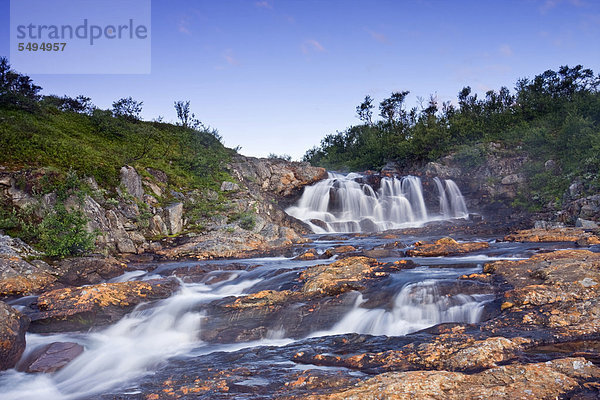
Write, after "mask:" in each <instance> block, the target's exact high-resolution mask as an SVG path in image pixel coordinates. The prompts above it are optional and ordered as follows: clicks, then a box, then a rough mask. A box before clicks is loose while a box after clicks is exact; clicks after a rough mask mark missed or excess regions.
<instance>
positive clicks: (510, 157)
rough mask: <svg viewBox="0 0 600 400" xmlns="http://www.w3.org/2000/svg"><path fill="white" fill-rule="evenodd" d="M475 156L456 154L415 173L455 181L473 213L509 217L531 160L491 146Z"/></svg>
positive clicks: (476, 149)
mask: <svg viewBox="0 0 600 400" xmlns="http://www.w3.org/2000/svg"><path fill="white" fill-rule="evenodd" d="M474 149H475V150H473V152H472V153H469V154H461V153H454V154H451V155H448V156H446V157H444V158H441V159H440V160H438V161H435V162H430V163H428V164H426V165H425V166H424V167H423V168H421V169H419V170H418V171H415V172H416V173H417V174H419V175H422V176H425V177H428V178H433V177H436V176H437V177H439V178H440V179H452V180H454V181H455V182H456V183H457V184H458V186H459V187H460V189H461V191H462V193H463V195H464V196H465V201H466V202H467V206H468V207H469V209H470V210H476V211H479V212H482V213H484V214H487V215H489V214H493V215H498V216H502V217H507V218H510V216H511V214H513V213H514V210H513V208H512V207H511V203H512V202H513V201H514V200H515V199H516V197H517V194H518V191H519V188H520V185H523V184H525V175H524V171H523V167H524V166H525V165H526V163H527V162H528V157H527V156H526V155H525V154H521V153H519V152H516V151H512V150H506V149H503V148H502V147H501V145H499V144H496V143H489V144H488V145H486V146H485V147H483V148H477V147H475V148H474Z"/></svg>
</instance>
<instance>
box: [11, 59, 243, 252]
mask: <svg viewBox="0 0 600 400" xmlns="http://www.w3.org/2000/svg"><path fill="white" fill-rule="evenodd" d="M40 90H41V88H40V87H39V86H37V85H35V84H34V83H33V82H32V80H31V79H30V78H29V77H28V76H26V75H22V74H19V73H18V72H15V71H13V70H12V69H11V68H10V65H9V64H8V62H7V60H6V58H2V57H0V150H1V151H0V167H2V170H8V171H11V172H12V176H13V178H15V186H16V188H17V189H20V190H22V191H24V192H25V193H27V195H28V196H29V197H30V198H33V199H34V201H30V202H29V203H30V204H28V205H26V206H23V205H19V206H17V205H15V204H14V202H13V201H12V200H10V199H9V198H8V197H10V196H8V197H7V196H4V195H2V193H0V231H4V232H6V233H9V234H11V235H13V236H19V237H21V238H23V239H25V240H26V241H28V242H29V243H32V244H33V245H35V246H37V247H38V248H39V249H41V250H43V251H44V252H46V254H47V255H50V256H60V257H63V256H68V255H75V254H81V253H84V252H86V251H89V250H92V249H93V248H94V239H95V237H96V233H94V232H87V231H86V224H87V222H88V220H87V218H86V217H85V216H84V215H83V213H82V212H81V211H80V210H79V209H77V208H76V207H75V208H73V207H71V206H69V203H72V202H73V201H79V203H80V205H82V204H83V199H84V197H85V195H88V194H89V195H92V197H95V198H96V199H97V200H98V201H99V202H100V203H101V204H102V205H103V206H105V207H116V206H118V205H119V204H120V202H122V201H125V202H126V203H132V202H135V203H136V205H137V206H138V208H139V213H140V215H139V216H138V219H139V221H138V225H139V226H140V228H143V227H144V226H145V225H148V218H149V217H150V216H152V214H151V213H149V206H148V204H146V203H145V202H143V201H139V200H136V199H134V198H132V197H131V196H129V194H127V193H126V192H124V191H123V190H118V188H119V185H120V169H121V168H122V167H123V166H124V165H130V166H133V167H135V169H136V170H137V171H138V173H140V174H141V175H146V176H147V177H148V178H149V179H150V180H153V178H152V177H151V172H152V173H156V172H155V171H152V169H155V170H160V171H162V172H164V173H165V174H166V175H167V177H168V183H165V182H162V183H161V185H163V188H164V189H165V190H164V191H163V192H162V195H160V196H158V195H157V196H156V197H157V198H156V200H157V201H158V205H163V206H164V205H167V204H169V203H171V202H173V201H174V200H175V198H176V197H179V198H178V199H177V201H181V196H180V195H178V194H177V193H176V192H184V193H185V192H187V191H191V190H195V192H194V193H196V194H197V196H196V197H198V198H197V199H195V201H194V202H191V201H190V204H187V203H186V207H187V211H188V214H189V216H190V218H192V219H193V218H194V217H196V219H198V218H201V217H204V216H206V215H210V213H211V212H213V211H214V210H216V209H218V208H219V207H221V206H222V203H223V201H224V199H223V198H222V195H221V194H219V191H218V188H219V186H220V184H221V182H222V181H223V180H231V177H230V176H229V174H228V173H227V172H226V170H225V164H226V163H227V162H228V161H229V159H230V156H231V155H232V154H233V153H234V150H230V149H227V148H225V147H224V146H223V144H222V143H221V142H220V138H219V136H218V133H217V132H216V131H212V130H209V129H207V128H205V127H204V125H202V124H201V123H200V122H199V121H197V120H196V119H195V117H194V115H193V114H191V113H189V112H188V113H187V114H186V116H185V118H182V119H181V123H180V124H179V125H174V124H168V123H162V122H148V121H141V120H140V118H139V114H140V112H141V106H142V104H143V103H141V102H137V101H134V100H133V99H131V98H124V99H120V100H118V101H115V103H113V107H112V109H111V110H101V109H98V108H96V107H95V106H93V105H92V104H91V101H90V99H89V98H86V97H84V96H79V97H77V98H69V97H66V96H64V97H58V96H52V95H51V96H41V95H40V94H39V92H40ZM179 105H180V107H189V102H188V103H187V104H186V103H185V102H179ZM182 109H183V108H180V110H182ZM180 110H178V111H180ZM187 111H189V108H188V109H187ZM0 172H1V171H0ZM84 177H93V178H95V180H96V182H97V183H98V184H99V186H100V189H98V188H95V187H94V185H90V184H89V182H87V181H86V180H84V179H83V178H84ZM196 189H199V190H196ZM205 189H212V190H214V191H213V192H212V195H211V196H205V195H204V194H205V193H208V192H206V191H205ZM45 195H49V196H50V197H49V198H45V197H44V196H45ZM52 198H54V199H55V200H49V199H52ZM74 199H78V200H74ZM46 200H48V202H49V203H48V204H49V205H44V204H45V201H46Z"/></svg>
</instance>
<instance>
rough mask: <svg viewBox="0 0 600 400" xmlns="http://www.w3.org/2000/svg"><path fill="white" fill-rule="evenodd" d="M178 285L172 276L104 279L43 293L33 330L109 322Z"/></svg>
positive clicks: (165, 295)
mask: <svg viewBox="0 0 600 400" xmlns="http://www.w3.org/2000/svg"><path fill="white" fill-rule="evenodd" d="M177 288H178V283H177V281H175V280H172V279H164V280H152V281H143V282H142V281H130V282H119V283H102V284H99V285H94V286H85V287H76V288H65V289H56V290H52V291H50V292H46V293H44V294H42V295H41V296H40V297H39V298H38V301H37V306H38V308H39V310H40V311H39V312H37V313H33V314H32V315H31V317H32V325H31V328H30V330H31V331H33V332H56V331H64V330H78V329H84V328H89V327H91V326H95V325H106V324H110V323H114V322H116V321H117V320H119V319H120V318H121V317H122V316H123V315H125V314H126V313H127V312H129V311H131V309H133V307H135V306H136V305H138V304H140V303H143V302H148V301H152V300H158V299H164V298H166V297H169V296H170V295H171V294H172V293H173V292H174V291H175V290H176V289H177Z"/></svg>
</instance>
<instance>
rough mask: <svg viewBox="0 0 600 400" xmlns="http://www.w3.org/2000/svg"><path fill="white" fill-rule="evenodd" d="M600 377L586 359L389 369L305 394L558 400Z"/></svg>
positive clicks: (332, 399)
mask: <svg viewBox="0 0 600 400" xmlns="http://www.w3.org/2000/svg"><path fill="white" fill-rule="evenodd" d="M598 378H600V369H599V368H598V367H595V366H594V365H593V364H592V363H590V362H588V361H586V360H585V359H583V358H566V359H562V360H554V361H550V362H547V363H537V364H513V365H507V366H502V367H496V368H492V369H488V370H485V371H483V372H480V373H476V374H471V375H467V374H463V373H459V372H448V371H409V372H388V373H384V374H380V375H377V376H375V377H374V378H370V379H367V380H365V381H363V382H361V383H359V384H358V385H356V386H354V387H351V388H349V389H347V390H344V391H339V392H336V393H332V394H327V395H320V396H307V397H305V399H315V400H316V399H323V400H325V399H327V400H342V399H343V400H350V399H356V400H358V399H360V400H376V399H377V400H380V399H398V400H404V399H406V400H419V399H427V400H446V399H447V400H471V399H473V400H475V399H507V400H508V399H511V400H512V399H526V400H537V399H548V400H554V399H556V398H558V397H561V396H562V395H564V394H566V393H568V392H569V391H571V390H573V389H576V388H579V387H581V386H582V385H583V384H584V383H585V381H586V380H588V379H598Z"/></svg>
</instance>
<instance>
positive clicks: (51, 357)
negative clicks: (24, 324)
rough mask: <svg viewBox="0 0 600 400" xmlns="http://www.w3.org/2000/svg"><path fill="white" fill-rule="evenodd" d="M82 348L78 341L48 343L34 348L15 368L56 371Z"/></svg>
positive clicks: (45, 371)
mask: <svg viewBox="0 0 600 400" xmlns="http://www.w3.org/2000/svg"><path fill="white" fill-rule="evenodd" d="M83 350H84V349H83V346H82V345H80V344H78V343H71V342H55V343H50V344H47V345H45V346H41V347H39V348H36V349H35V350H34V351H32V352H31V353H29V354H28V355H27V357H24V359H23V360H21V361H19V363H18V365H17V370H19V371H25V372H29V373H37V372H44V373H51V372H56V371H58V370H59V369H61V368H63V367H64V366H65V365H67V364H68V363H70V362H71V361H73V360H74V359H75V358H77V357H78V356H79V355H80V354H81V353H83Z"/></svg>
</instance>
